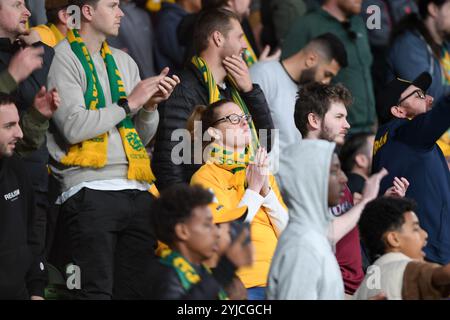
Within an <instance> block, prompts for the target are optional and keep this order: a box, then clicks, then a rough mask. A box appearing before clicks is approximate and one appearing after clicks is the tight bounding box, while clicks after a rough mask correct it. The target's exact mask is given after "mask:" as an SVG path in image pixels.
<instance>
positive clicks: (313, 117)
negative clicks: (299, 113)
mask: <svg viewBox="0 0 450 320" xmlns="http://www.w3.org/2000/svg"><path fill="white" fill-rule="evenodd" d="M321 124H322V119H320V117H319V116H318V115H317V114H315V113H314V112H310V113H309V114H308V127H310V129H313V130H319V129H320V126H321ZM309 131H310V130H309Z"/></svg>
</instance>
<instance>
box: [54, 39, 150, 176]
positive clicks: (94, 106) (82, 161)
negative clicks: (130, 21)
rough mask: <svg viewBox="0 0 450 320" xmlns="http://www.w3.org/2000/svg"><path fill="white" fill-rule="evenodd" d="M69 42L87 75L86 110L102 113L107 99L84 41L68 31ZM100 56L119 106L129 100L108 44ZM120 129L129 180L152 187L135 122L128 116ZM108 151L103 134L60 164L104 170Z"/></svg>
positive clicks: (80, 145) (75, 148) (72, 151)
mask: <svg viewBox="0 0 450 320" xmlns="http://www.w3.org/2000/svg"><path fill="white" fill-rule="evenodd" d="M67 40H68V41H69V43H70V46H71V48H72V51H73V52H74V53H75V55H76V56H77V58H78V59H79V60H80V62H81V65H82V66H83V69H84V72H85V73H86V79H87V88H86V92H85V93H84V100H85V104H86V109H87V110H99V109H101V108H105V107H106V102H105V96H104V93H103V90H102V87H101V85H100V83H99V80H98V75H97V71H96V70H95V66H94V63H93V61H92V58H91V56H90V54H89V51H88V50H87V48H86V46H85V44H84V42H83V39H82V38H81V37H80V35H79V34H78V32H77V31H76V30H69V32H68V33H67ZM100 54H101V56H102V58H103V60H104V62H105V65H106V69H107V73H108V79H109V85H110V88H111V98H112V101H113V102H117V101H118V100H119V99H121V98H126V92H125V88H124V83H123V81H122V77H121V74H120V71H119V69H118V68H117V65H116V62H115V61H114V57H113V55H112V53H111V50H110V49H109V47H108V44H107V43H106V41H105V42H103V45H102V49H101V51H100ZM117 128H118V130H119V134H120V136H121V138H122V143H123V147H124V150H125V153H126V155H127V158H128V179H130V180H140V181H147V182H150V183H152V182H153V181H154V180H155V177H154V175H153V173H152V171H151V168H150V159H149V157H148V154H147V151H146V150H145V147H144V145H143V144H142V141H141V139H140V137H139V135H138V133H137V132H136V129H135V128H134V125H133V121H132V120H131V118H130V117H129V116H127V117H126V118H125V119H124V120H122V121H121V122H120V123H119V124H118V125H117ZM107 151H108V133H104V134H101V135H99V136H98V137H95V138H92V139H89V140H85V141H83V142H81V143H78V144H76V145H72V146H71V147H70V149H69V152H68V153H67V155H66V156H64V157H63V158H62V159H61V163H62V164H64V165H68V166H81V167H92V168H102V167H104V166H105V165H106V161H107V153H108V152H107Z"/></svg>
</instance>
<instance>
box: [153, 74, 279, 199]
mask: <svg viewBox="0 0 450 320" xmlns="http://www.w3.org/2000/svg"><path fill="white" fill-rule="evenodd" d="M180 78H181V83H180V84H179V85H178V86H177V87H176V88H175V90H174V92H173V93H172V95H171V97H170V98H169V99H168V100H167V101H166V102H165V103H163V104H161V106H159V108H158V110H159V118H160V120H159V126H158V131H157V133H156V143H155V150H154V154H153V159H152V169H153V172H154V174H155V176H156V186H157V187H158V189H159V190H160V191H162V190H163V189H165V188H167V187H169V186H171V185H173V184H176V183H189V182H190V179H191V177H192V175H193V174H194V173H195V171H196V170H198V168H199V167H200V165H199V164H197V165H194V164H184V163H183V164H175V163H174V162H173V161H172V158H171V155H172V150H173V149H174V147H175V146H177V145H178V144H180V141H181V139H180V137H175V140H176V141H172V133H173V131H174V130H176V129H186V126H187V119H188V118H189V116H190V115H191V114H192V112H193V110H194V108H195V106H197V105H208V92H207V90H206V88H205V86H204V84H203V80H202V78H201V74H200V72H199V71H198V70H197V69H196V68H195V67H194V66H193V65H190V66H188V67H187V68H186V69H185V70H184V71H183V73H182V74H181V76H180ZM221 93H222V95H223V96H224V97H226V98H227V99H231V89H230V88H229V87H228V88H227V89H225V90H221ZM241 98H242V99H243V100H244V102H245V103H246V105H247V107H248V110H249V112H250V114H251V115H252V118H253V122H254V124H255V127H256V130H257V132H258V130H260V129H267V130H268V132H267V141H268V142H270V141H271V131H270V130H271V129H274V125H273V121H272V117H271V116H270V110H269V106H268V105H267V101H266V98H265V97H264V93H263V91H262V90H261V88H260V87H259V86H258V85H257V84H253V90H252V91H250V92H248V93H241ZM177 139H178V140H177ZM183 141H184V142H185V143H188V145H189V143H190V140H189V139H186V138H185V139H184V140H183ZM261 142H262V143H263V142H264V141H261ZM177 147H179V146H177ZM265 147H267V150H268V151H270V148H271V145H270V143H268V145H267V146H265ZM186 148H187V149H186ZM186 148H184V150H188V149H190V148H189V147H186ZM174 151H175V154H176V155H179V154H180V155H183V156H185V158H186V160H189V161H190V160H191V157H187V156H186V155H184V154H183V152H178V150H177V149H175V150H174Z"/></svg>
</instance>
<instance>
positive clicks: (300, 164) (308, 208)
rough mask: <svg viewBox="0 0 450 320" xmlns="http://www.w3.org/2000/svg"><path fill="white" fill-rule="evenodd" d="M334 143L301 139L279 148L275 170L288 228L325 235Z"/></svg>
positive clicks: (328, 217)
mask: <svg viewBox="0 0 450 320" xmlns="http://www.w3.org/2000/svg"><path fill="white" fill-rule="evenodd" d="M334 149H335V143H331V142H328V141H325V140H310V139H306V140H302V141H300V142H299V143H295V144H292V145H290V146H288V147H287V148H285V149H284V150H283V156H282V157H281V159H280V170H279V172H278V177H279V184H280V188H281V192H282V195H283V199H284V200H285V202H286V205H287V206H288V208H289V210H288V212H289V224H290V225H291V224H292V226H291V228H292V227H294V225H297V226H299V227H303V228H304V227H306V228H311V229H314V230H316V231H317V232H319V233H321V234H326V233H327V229H328V225H329V223H330V222H331V220H332V216H331V215H330V214H329V211H328V179H329V174H330V165H331V159H332V155H333V151H334Z"/></svg>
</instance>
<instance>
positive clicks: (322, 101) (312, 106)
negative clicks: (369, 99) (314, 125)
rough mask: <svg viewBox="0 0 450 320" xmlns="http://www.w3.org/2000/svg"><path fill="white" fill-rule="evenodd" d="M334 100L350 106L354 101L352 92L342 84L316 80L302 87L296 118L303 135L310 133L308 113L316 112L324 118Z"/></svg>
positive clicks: (295, 113) (298, 98)
mask: <svg viewBox="0 0 450 320" xmlns="http://www.w3.org/2000/svg"><path fill="white" fill-rule="evenodd" d="M333 102H342V103H343V104H344V105H345V107H346V108H348V107H349V106H350V105H351V104H352V103H353V98H352V94H351V93H350V91H349V90H348V89H347V88H346V87H344V86H343V85H342V84H335V85H332V84H322V83H317V82H315V83H311V84H308V85H305V86H303V87H302V88H300V90H299V91H298V95H297V101H296V102H295V112H294V120H295V126H296V127H297V129H298V130H300V133H301V134H302V136H303V137H305V136H306V135H307V134H308V115H309V114H310V113H314V114H316V115H317V116H319V118H321V119H323V118H324V117H325V114H326V113H327V112H328V110H329V109H330V106H331V103H333Z"/></svg>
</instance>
